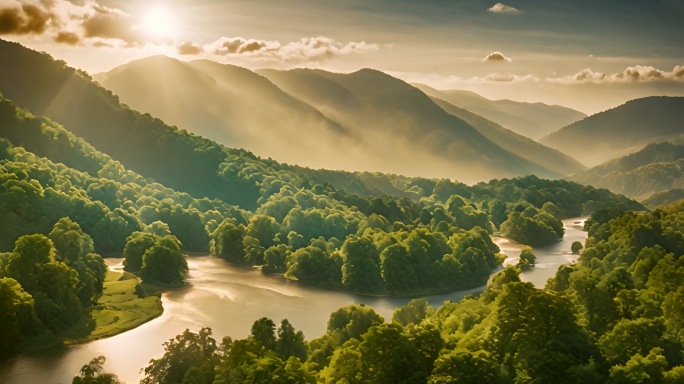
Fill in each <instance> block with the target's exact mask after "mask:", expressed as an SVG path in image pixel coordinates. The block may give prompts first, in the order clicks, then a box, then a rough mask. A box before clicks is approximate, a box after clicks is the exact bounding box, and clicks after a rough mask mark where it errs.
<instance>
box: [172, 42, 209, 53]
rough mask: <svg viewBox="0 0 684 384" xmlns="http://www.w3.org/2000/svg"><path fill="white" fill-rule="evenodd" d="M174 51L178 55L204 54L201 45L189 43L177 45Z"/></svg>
mask: <svg viewBox="0 0 684 384" xmlns="http://www.w3.org/2000/svg"><path fill="white" fill-rule="evenodd" d="M176 49H177V50H178V54H179V55H198V54H200V53H202V52H204V49H203V48H202V46H201V45H199V44H197V43H193V42H191V41H186V42H183V43H181V44H179V45H178V46H177V47H176Z"/></svg>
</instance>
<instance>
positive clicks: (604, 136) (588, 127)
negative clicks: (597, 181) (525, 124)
mask: <svg viewBox="0 0 684 384" xmlns="http://www.w3.org/2000/svg"><path fill="white" fill-rule="evenodd" d="M683 133H684V97H665V96H654V97H645V98H642V99H636V100H632V101H628V102H627V103H625V104H623V105H620V106H618V107H616V108H613V109H609V110H607V111H604V112H600V113H597V114H595V115H592V116H589V117H587V118H585V119H583V120H580V121H578V122H575V123H573V124H570V125H568V126H567V127H564V128H562V129H560V130H558V131H556V132H554V133H552V134H550V135H548V136H545V137H543V138H542V139H541V140H539V141H540V142H541V143H542V144H545V145H548V146H550V147H553V148H556V149H558V150H560V151H562V152H564V153H567V154H569V155H570V156H572V157H574V158H576V159H577V160H579V161H580V162H582V163H583V164H586V165H588V166H595V165H598V164H600V163H603V162H605V161H607V160H611V159H615V158H617V157H621V156H625V155H628V154H630V153H632V152H636V151H638V150H640V149H641V148H643V147H644V146H645V145H647V144H650V143H656V142H660V141H665V140H668V139H671V138H675V137H678V136H679V135H681V134H683Z"/></svg>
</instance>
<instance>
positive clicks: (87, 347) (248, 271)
mask: <svg viewBox="0 0 684 384" xmlns="http://www.w3.org/2000/svg"><path fill="white" fill-rule="evenodd" d="M583 220H584V219H583V218H579V219H570V220H565V221H564V222H563V223H564V225H565V230H566V232H565V238H564V239H563V240H562V241H560V242H559V243H557V244H554V245H552V246H548V247H538V248H535V249H534V254H535V255H536V256H537V264H536V267H534V268H532V269H531V270H529V271H526V272H524V273H523V274H522V276H521V278H522V279H523V280H524V281H529V282H532V283H533V284H535V285H536V286H537V287H543V286H544V284H545V283H546V280H547V279H548V278H550V277H552V276H553V275H554V274H555V271H556V269H557V268H558V267H559V266H560V265H563V264H568V263H570V262H573V261H574V260H576V256H575V255H572V254H571V253H570V245H571V244H572V242H573V241H577V240H579V241H582V242H584V240H585V239H586V233H585V232H583V231H581V228H582V223H583ZM495 241H496V243H497V245H498V246H499V247H500V248H501V251H502V252H503V253H505V254H506V255H507V256H508V258H507V259H506V261H505V262H504V265H509V264H515V263H517V261H518V255H519V253H520V245H518V244H514V243H512V242H510V241H508V240H506V239H501V238H497V239H495ZM118 262H120V259H119V260H115V259H108V264H110V265H112V267H113V268H116V265H115V264H117V263H118ZM188 265H189V267H190V274H189V279H188V284H187V285H186V286H185V287H183V288H180V289H177V290H173V291H171V292H168V293H165V294H164V295H163V299H162V300H163V304H164V313H163V315H162V316H160V317H158V318H156V319H154V320H152V321H150V322H148V323H146V324H144V325H142V326H140V327H138V328H136V329H133V330H131V331H128V332H125V333H123V334H120V335H117V336H114V337H110V338H107V339H102V340H97V341H94V342H90V343H87V344H82V345H75V346H70V347H66V348H61V349H56V350H50V351H46V352H42V353H37V354H30V355H21V356H18V357H15V358H13V359H11V360H9V361H6V362H3V363H1V364H0V383H8V384H15V383H16V384H29V383H41V384H49V383H50V384H51V383H63V384H66V383H71V379H72V378H73V377H74V376H75V375H76V374H78V371H79V369H80V368H81V366H83V365H84V364H85V363H87V362H88V361H89V360H90V359H91V358H93V357H95V356H98V355H105V356H106V357H107V362H106V364H105V370H107V371H109V372H113V373H116V374H117V375H118V376H119V379H121V380H123V381H125V382H127V383H129V384H130V383H135V382H138V381H139V380H140V378H141V376H142V375H141V374H140V369H141V368H143V367H145V366H146V365H147V363H148V361H149V360H150V359H151V358H154V357H158V356H160V355H162V354H163V346H162V343H163V342H164V341H166V340H168V339H170V338H173V337H174V336H175V335H177V334H179V333H181V332H183V331H184V330H185V329H186V328H189V329H191V330H197V329H199V328H201V327H203V326H207V327H211V328H212V329H213V332H214V336H215V337H216V339H217V340H220V339H221V337H222V336H224V335H227V336H231V337H233V338H244V337H246V336H247V335H248V334H249V331H250V328H251V326H252V323H253V322H254V320H256V319H258V318H260V317H268V318H271V319H273V320H274V321H275V322H276V323H279V322H280V320H281V319H283V318H287V319H288V320H290V322H291V323H292V325H293V326H294V327H295V328H296V329H298V330H302V331H303V332H304V334H305V335H306V337H307V339H308V340H310V339H312V338H316V337H319V336H321V335H323V334H324V333H325V328H326V324H327V321H328V317H329V315H330V313H331V312H333V311H335V310H337V309H338V308H340V307H343V306H346V305H350V304H366V305H369V306H371V307H373V309H374V310H375V311H376V312H378V313H379V314H380V315H381V316H383V317H384V318H385V319H386V320H390V319H391V318H392V312H393V311H394V309H395V308H397V307H399V306H402V305H404V304H406V303H407V302H408V301H409V300H410V299H407V298H389V297H368V296H360V295H354V294H349V293H345V292H338V291H331V290H324V289H317V288H312V287H308V286H304V285H302V284H298V283H294V282H291V281H288V280H286V279H284V278H280V277H273V276H264V275H262V274H261V272H260V271H258V270H257V269H254V268H245V267H238V266H233V265H228V264H226V263H225V262H223V261H222V260H220V259H217V258H214V257H209V256H205V257H191V258H188ZM483 288H484V287H481V288H477V289H473V290H469V291H460V292H454V293H450V294H444V295H435V296H430V297H428V298H427V299H428V300H429V301H430V303H431V304H432V305H433V306H439V305H441V304H442V303H443V302H444V301H445V300H452V301H456V300H460V299H461V298H462V297H463V296H465V295H467V294H471V293H477V292H480V291H482V289H483Z"/></svg>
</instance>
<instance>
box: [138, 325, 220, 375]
mask: <svg viewBox="0 0 684 384" xmlns="http://www.w3.org/2000/svg"><path fill="white" fill-rule="evenodd" d="M216 352H217V346H216V340H214V339H213V338H212V337H211V329H210V328H202V329H200V330H199V332H197V333H195V332H191V331H190V330H189V329H186V330H185V332H183V333H182V334H180V335H178V336H176V337H175V338H173V339H170V340H169V341H167V342H165V343H164V355H163V356H162V357H160V358H159V359H152V360H150V364H149V365H148V366H147V367H145V369H144V373H145V377H144V378H143V379H142V380H141V381H140V382H141V383H142V384H167V383H188V384H189V383H190V382H189V381H184V379H185V378H186V375H188V376H189V377H206V375H208V376H210V377H209V378H210V380H208V381H205V383H211V382H213V379H214V376H213V372H214V367H215V366H216V364H217V361H218V356H217V355H216ZM193 368H198V369H200V370H201V372H197V370H196V369H193ZM200 373H201V374H200ZM205 374H206V375H205ZM198 384H203V383H198Z"/></svg>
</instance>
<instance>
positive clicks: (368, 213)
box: [0, 43, 643, 355]
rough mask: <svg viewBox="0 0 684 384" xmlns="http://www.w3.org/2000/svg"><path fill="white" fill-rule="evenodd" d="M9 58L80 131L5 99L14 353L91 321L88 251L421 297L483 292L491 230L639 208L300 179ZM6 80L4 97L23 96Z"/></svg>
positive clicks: (169, 273)
mask: <svg viewBox="0 0 684 384" xmlns="http://www.w3.org/2000/svg"><path fill="white" fill-rule="evenodd" d="M3 44H4V45H3V49H4V51H3V50H0V52H6V50H7V49H8V47H9V49H10V50H11V49H16V50H18V52H15V53H16V56H11V60H8V61H11V62H14V63H16V61H17V60H22V59H23V60H26V61H25V62H24V63H23V65H25V66H26V67H31V68H34V70H36V68H37V67H38V69H37V70H38V73H40V76H38V77H39V79H38V80H33V79H31V80H27V81H29V83H30V82H31V81H43V82H44V83H45V86H44V87H37V88H35V90H33V91H31V90H30V89H26V88H21V89H19V88H16V87H14V86H12V87H9V88H2V89H0V90H1V91H2V92H5V89H9V90H10V91H11V93H13V94H15V95H18V96H19V97H20V98H22V99H23V100H24V101H25V102H27V103H29V104H31V105H33V106H34V107H37V108H38V109H40V107H41V105H42V106H43V108H47V109H49V110H50V111H52V113H54V114H56V115H58V116H61V118H63V119H64V120H66V121H68V122H70V123H73V124H74V125H75V126H76V128H74V131H71V130H67V129H65V128H64V127H62V126H60V125H59V124H57V123H55V122H53V121H52V120H50V119H48V118H45V117H39V116H36V115H33V114H32V113H30V112H28V111H27V110H24V109H21V108H19V107H18V106H17V105H16V104H15V103H14V102H13V101H10V100H8V99H6V98H2V99H0V137H1V138H0V192H1V193H2V196H3V199H2V202H1V203H0V220H2V222H3V225H2V226H0V251H6V252H8V253H3V254H2V256H1V257H0V278H2V279H3V280H2V281H3V284H4V287H5V288H3V292H4V293H5V294H6V295H4V296H3V298H4V299H3V300H5V301H4V302H3V305H4V306H5V309H6V310H5V311H3V313H5V314H6V317H7V322H8V324H11V326H9V327H8V328H7V332H8V335H9V336H7V337H9V338H10V339H11V340H12V341H11V342H10V343H8V344H7V346H6V349H5V350H4V351H3V354H5V355H7V354H10V353H13V352H14V351H16V349H17V348H19V345H20V344H21V343H22V340H24V339H25V338H27V337H32V335H35V332H43V331H44V330H47V331H50V332H54V333H55V335H56V337H59V335H61V333H60V332H62V331H63V330H64V329H67V328H69V327H70V326H71V325H74V324H77V323H79V322H80V321H82V320H83V319H84V316H85V315H84V314H85V313H87V312H88V310H89V309H93V307H92V305H93V304H92V303H93V301H94V299H95V298H97V297H98V296H99V295H100V293H101V292H102V286H101V283H102V273H104V269H103V263H102V259H101V258H100V256H98V255H95V254H94V252H100V253H104V254H110V253H112V254H116V255H122V256H123V257H124V258H125V263H126V265H125V268H126V269H127V270H130V271H132V272H135V273H137V274H139V275H140V276H141V277H142V278H143V280H144V281H147V282H153V283H160V284H163V285H170V286H174V285H178V284H182V280H183V278H184V272H185V271H187V264H186V262H185V260H184V258H183V256H182V253H181V251H182V250H185V251H198V252H206V251H211V252H212V253H213V254H215V255H216V256H218V257H221V258H223V259H225V260H227V261H229V262H233V263H239V264H247V265H257V266H261V267H262V270H263V271H264V272H266V273H280V274H284V275H285V276H286V277H287V278H290V279H292V280H299V281H301V282H304V283H308V284H313V285H318V286H323V287H329V288H336V289H344V290H348V291H352V292H358V293H364V294H387V295H416V294H427V293H435V292H446V291H453V290H459V289H466V288H471V287H478V286H482V285H484V284H485V283H486V281H487V279H488V278H489V275H490V273H491V272H492V271H493V270H494V269H496V268H497V267H498V266H499V265H500V264H501V262H502V258H503V257H502V255H500V254H499V249H498V247H497V246H496V245H495V244H494V243H493V241H492V239H491V236H492V235H493V234H494V233H495V232H497V231H498V232H500V233H501V234H503V235H504V236H506V237H509V238H511V239H514V240H516V241H519V242H521V243H525V244H534V245H541V244H549V243H553V242H556V241H558V240H559V239H560V238H561V237H562V236H563V227H562V223H561V222H560V218H563V217H572V216H578V215H580V214H584V213H588V212H592V211H594V210H596V209H601V208H612V209H643V207H642V206H641V205H639V204H638V203H636V202H634V201H632V200H629V199H627V198H625V197H624V196H619V195H615V194H612V193H610V192H609V191H608V190H605V189H595V188H593V187H588V186H586V187H585V186H582V185H580V184H576V183H572V182H568V181H562V180H558V181H551V180H544V179H540V178H538V177H536V176H527V177H521V178H515V179H501V180H492V181H490V182H488V183H480V184H476V185H473V186H467V185H465V184H463V183H459V182H456V181H450V180H446V179H421V178H406V177H402V176H394V175H384V174H358V173H345V172H335V171H315V170H311V169H303V168H300V167H292V166H289V165H287V164H282V163H279V162H276V161H274V160H271V159H261V158H259V157H257V156H254V155H253V154H252V153H250V152H248V151H245V150H242V149H229V148H226V147H223V146H221V145H219V144H216V143H214V142H211V141H209V140H207V139H204V138H201V137H197V136H194V135H191V134H188V133H187V132H185V131H180V130H178V129H177V128H174V127H169V126H167V125H165V124H164V123H163V122H162V121H160V120H158V119H155V118H153V117H151V116H149V115H141V114H139V113H138V112H135V111H133V110H130V109H128V108H127V107H125V106H123V105H121V104H119V103H118V102H117V100H116V98H115V97H114V96H112V95H111V94H109V93H108V92H107V91H105V90H104V89H102V88H99V87H97V86H95V85H94V84H93V83H92V82H90V80H89V79H88V77H87V75H85V74H83V73H80V72H78V71H75V70H73V69H70V68H68V67H66V66H65V65H64V64H63V63H60V62H55V61H53V60H52V59H51V58H50V57H48V56H46V55H44V54H39V53H35V52H32V51H28V50H25V49H24V48H21V47H17V46H14V45H11V44H9V43H3ZM8 61H5V60H3V61H0V63H1V65H4V66H6V65H7V63H8ZM44 75H45V76H47V77H41V76H44ZM48 75H49V76H48ZM3 76H5V77H4V80H3V81H4V83H3V81H0V85H2V86H3V87H8V85H7V84H8V82H9V83H11V84H14V83H12V82H11V81H10V80H9V78H8V77H7V76H6V72H0V78H3ZM55 79H62V80H64V83H62V84H58V83H55V82H54V80H55ZM20 83H21V82H20ZM58 85H59V86H58ZM63 91H64V92H67V95H64V94H62V92H63ZM51 92H52V93H51ZM33 94H35V97H33V96H32V95H33ZM79 95H80V96H79ZM48 96H49V97H54V98H55V100H54V101H53V102H52V103H48V102H47V100H48V98H49V97H48ZM41 100H43V102H44V103H43V104H41ZM58 104H59V105H60V108H58V109H56V110H53V109H52V108H55V105H58ZM48 105H50V106H49V107H48ZM61 108H63V109H61ZM88 108H92V109H88ZM65 111H68V112H69V113H73V114H75V115H74V116H72V115H71V114H69V113H66V112H65ZM79 113H80V115H79ZM66 128H68V129H71V127H70V126H69V125H68V124H67V125H66ZM81 135H82V136H83V137H85V138H86V139H84V138H81ZM88 138H91V139H92V142H91V140H90V139H88ZM100 148H103V149H104V150H105V151H102V152H101V151H100ZM129 165H130V168H129ZM138 170H139V171H140V172H141V173H138V172H137V171H138ZM346 188H350V190H351V191H352V192H348V191H346V190H345V189H346ZM237 205H239V207H238V206H237ZM62 232H64V233H66V235H64V236H66V238H62V237H60V236H61V235H60V233H62ZM65 244H66V245H65ZM51 268H52V269H51ZM53 269H54V270H53ZM48 276H50V277H54V278H55V279H56V280H51V278H48ZM50 284H56V285H55V286H51V285H50ZM58 287H62V289H61V290H60V289H57V288H58ZM34 318H35V319H37V320H35V322H34V320H32V319H34Z"/></svg>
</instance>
